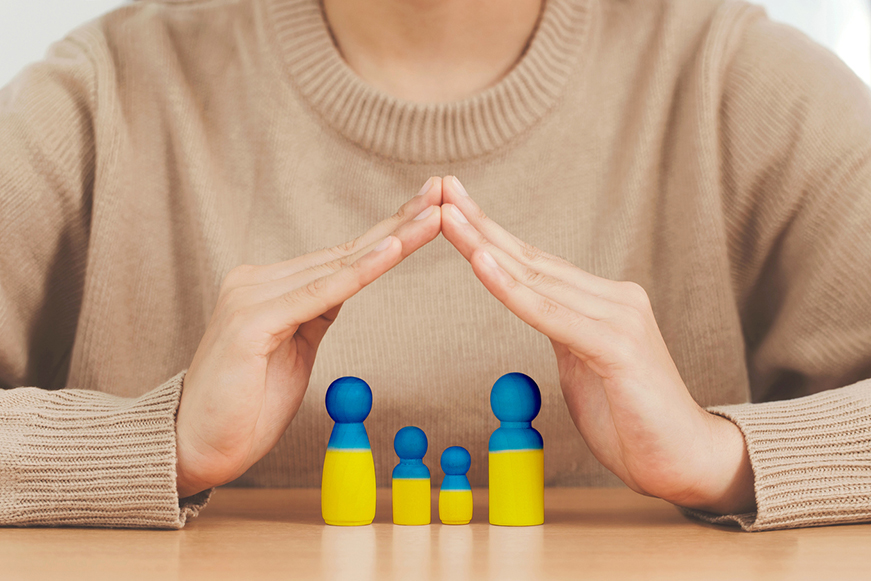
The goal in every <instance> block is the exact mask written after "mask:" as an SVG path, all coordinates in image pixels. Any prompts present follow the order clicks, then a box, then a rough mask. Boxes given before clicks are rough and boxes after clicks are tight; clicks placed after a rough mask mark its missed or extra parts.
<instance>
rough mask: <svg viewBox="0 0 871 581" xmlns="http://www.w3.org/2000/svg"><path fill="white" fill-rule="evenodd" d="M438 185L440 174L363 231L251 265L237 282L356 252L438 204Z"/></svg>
mask: <svg viewBox="0 0 871 581" xmlns="http://www.w3.org/2000/svg"><path fill="white" fill-rule="evenodd" d="M441 186H442V179H441V178H440V177H431V178H429V179H428V180H427V181H426V183H425V184H424V185H423V187H422V188H421V189H420V191H419V192H418V193H417V195H415V196H414V197H412V198H411V199H410V200H408V201H407V202H405V203H404V204H403V205H402V206H401V207H400V208H399V210H398V211H397V212H396V213H395V214H393V215H392V216H390V217H389V218H387V219H385V220H382V221H381V222H379V223H378V224H376V225H375V226H373V227H372V228H370V229H369V231H367V232H366V233H365V234H363V235H361V236H358V237H357V238H355V239H353V240H350V241H348V242H344V243H342V244H339V245H338V246H332V247H330V248H322V249H321V250H317V251H315V252H311V253H309V254H305V255H303V256H297V257H296V258H292V259H290V260H285V261H283V262H277V263H275V264H267V265H264V266H259V267H255V268H254V269H253V270H252V271H251V272H249V273H246V277H245V281H244V282H243V283H242V285H241V286H249V285H253V284H260V283H264V282H269V281H273V280H278V279H281V278H284V277H287V276H290V275H292V274H296V273H297V272H300V271H303V270H306V269H308V268H312V267H314V266H318V265H321V264H324V263H327V262H331V261H334V260H336V259H340V258H344V257H346V256H350V255H352V254H356V253H358V252H360V251H361V250H363V249H365V248H366V247H368V246H371V245H373V244H376V243H377V242H378V241H380V240H383V239H384V238H386V237H387V236H389V235H390V234H392V233H393V232H394V231H395V230H396V229H397V228H399V227H400V226H401V225H403V224H404V223H406V222H409V221H411V220H413V219H414V218H415V217H416V216H417V215H418V214H420V213H421V212H423V211H424V210H426V209H427V208H429V207H430V206H433V205H435V206H438V205H441V192H442V187H441Z"/></svg>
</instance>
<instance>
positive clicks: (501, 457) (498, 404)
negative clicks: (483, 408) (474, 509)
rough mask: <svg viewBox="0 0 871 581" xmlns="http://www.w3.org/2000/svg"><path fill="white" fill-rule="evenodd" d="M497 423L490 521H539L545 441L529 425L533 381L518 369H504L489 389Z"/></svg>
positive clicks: (534, 402) (536, 402)
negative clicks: (509, 371)
mask: <svg viewBox="0 0 871 581" xmlns="http://www.w3.org/2000/svg"><path fill="white" fill-rule="evenodd" d="M490 407H491V408H492V409H493V413H494V414H495V415H496V417H497V418H498V419H499V421H500V422H501V425H500V427H499V428H497V429H496V430H495V431H494V432H493V434H492V435H491V436H490V454H489V460H490V466H489V472H490V524H494V525H506V526H529V525H540V524H543V523H544V440H542V438H541V434H539V433H538V430H536V429H535V428H533V427H532V420H533V419H534V418H535V416H537V415H538V412H539V411H540V410H541V392H540V391H539V389H538V385H536V383H535V382H534V381H533V380H532V378H530V377H529V376H527V375H524V374H523V373H507V374H505V375H503V376H502V377H500V378H499V379H498V380H496V383H495V384H493V389H492V390H491V391H490Z"/></svg>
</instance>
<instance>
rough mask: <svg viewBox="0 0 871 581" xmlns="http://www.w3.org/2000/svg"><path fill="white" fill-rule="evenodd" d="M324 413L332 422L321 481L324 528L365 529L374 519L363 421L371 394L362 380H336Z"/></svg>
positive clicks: (371, 463) (371, 472) (371, 465)
mask: <svg viewBox="0 0 871 581" xmlns="http://www.w3.org/2000/svg"><path fill="white" fill-rule="evenodd" d="M326 405H327V413H328V414H330V417H331V418H333V421H335V422H336V424H335V426H333V432H332V433H331V434H330V441H329V444H327V455H326V458H325V459H324V474H323V480H322V481H321V514H322V515H323V517H324V522H326V523H327V524H328V525H346V526H353V525H367V524H369V523H371V522H372V519H374V518H375V463H374V461H373V460H372V448H371V447H370V446H369V436H368V435H367V434H366V428H365V427H364V426H363V420H365V419H366V417H367V416H368V415H369V412H370V411H371V410H372V390H371V389H369V386H368V385H367V384H366V382H365V381H363V380H362V379H358V378H356V377H340V378H339V379H337V380H335V381H334V382H333V383H331V384H330V387H329V388H327V396H326Z"/></svg>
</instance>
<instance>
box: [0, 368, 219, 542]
mask: <svg viewBox="0 0 871 581" xmlns="http://www.w3.org/2000/svg"><path fill="white" fill-rule="evenodd" d="M183 380H184V372H181V373H179V374H178V375H176V376H175V377H173V378H172V379H170V380H169V381H167V382H166V383H164V384H163V385H161V386H160V387H158V388H156V389H154V390H152V391H150V392H148V393H146V394H145V395H143V396H141V397H139V398H136V399H126V398H119V397H116V396H112V395H108V394H105V393H101V392H96V391H86V390H75V389H62V390H58V391H47V390H43V389H37V388H31V387H26V388H17V389H12V390H8V391H7V392H5V393H0V525H16V526H31V525H50V526H58V525H66V526H96V527H125V528H163V529H178V528H181V527H182V526H184V523H185V521H186V520H187V519H189V518H191V517H194V516H196V515H197V514H198V513H199V511H200V510H201V509H202V508H203V507H204V506H205V505H206V503H207V502H208V500H209V497H210V496H211V491H210V490H209V491H204V492H201V493H199V494H196V495H193V496H191V497H189V498H185V499H179V498H178V493H177V489H176V436H175V434H176V432H175V416H176V412H177V410H178V403H179V399H180V396H181V389H182V382H183Z"/></svg>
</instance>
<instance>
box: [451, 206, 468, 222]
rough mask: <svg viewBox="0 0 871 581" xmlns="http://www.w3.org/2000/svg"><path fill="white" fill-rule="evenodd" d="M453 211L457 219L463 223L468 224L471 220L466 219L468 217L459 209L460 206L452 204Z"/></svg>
mask: <svg viewBox="0 0 871 581" xmlns="http://www.w3.org/2000/svg"><path fill="white" fill-rule="evenodd" d="M451 212H453V213H454V217H455V218H456V219H457V221H458V222H460V223H461V224H468V223H469V221H468V220H466V217H465V216H463V213H462V212H460V209H459V208H458V207H456V206H451Z"/></svg>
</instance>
